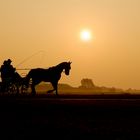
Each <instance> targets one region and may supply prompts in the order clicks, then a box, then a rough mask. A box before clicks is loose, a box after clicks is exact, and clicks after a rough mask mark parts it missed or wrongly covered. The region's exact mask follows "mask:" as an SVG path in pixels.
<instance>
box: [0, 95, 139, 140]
mask: <svg viewBox="0 0 140 140" xmlns="http://www.w3.org/2000/svg"><path fill="white" fill-rule="evenodd" d="M0 128H1V136H4V137H5V138H8V139H18V140H19V139H20V140H21V139H27V138H31V139H33V138H38V139H48V138H49V137H50V138H51V139H52V138H55V137H56V138H61V139H69V138H70V139H71V138H80V137H81V136H82V137H85V138H86V139H88V138H89V139H90V138H94V139H96V140H97V139H112V140H124V139H125V140H129V139H132V140H135V139H140V95H125V94H122V95H114V94H112V95H111V94H110V95H80V93H79V94H78V95H70V94H69V95H65V94H62V95H60V96H58V97H57V96H55V95H54V94H50V95H47V94H37V95H36V96H35V97H32V96H30V95H25V96H1V97H0Z"/></svg>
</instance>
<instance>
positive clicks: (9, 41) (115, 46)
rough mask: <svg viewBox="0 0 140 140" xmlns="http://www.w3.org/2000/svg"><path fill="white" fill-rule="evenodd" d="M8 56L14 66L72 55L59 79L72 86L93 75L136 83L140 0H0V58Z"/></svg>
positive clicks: (101, 81) (103, 82) (139, 83)
mask: <svg viewBox="0 0 140 140" xmlns="http://www.w3.org/2000/svg"><path fill="white" fill-rule="evenodd" d="M85 28H86V29H89V30H90V31H91V32H92V36H94V39H92V40H91V41H90V42H83V41H82V40H81V39H80V32H81V31H82V30H83V29H85ZM32 55H33V56H32ZM31 56H32V57H31ZM7 58H11V59H12V60H13V63H12V64H13V65H14V66H15V67H16V66H18V67H17V68H34V67H50V66H53V65H56V64H58V63H60V62H62V61H72V62H73V63H72V69H71V73H70V76H68V77H67V76H66V75H64V74H63V75H62V79H61V80H60V82H65V83H67V84H70V85H72V86H79V85H80V80H81V79H82V78H92V79H93V81H94V83H95V85H98V86H107V87H117V88H124V89H127V88H130V87H131V88H136V89H140V0H0V63H1V64H2V63H3V60H4V59H7ZM27 58H29V59H27ZM24 60H25V61H24ZM22 62H23V63H22ZM19 64H20V65H19Z"/></svg>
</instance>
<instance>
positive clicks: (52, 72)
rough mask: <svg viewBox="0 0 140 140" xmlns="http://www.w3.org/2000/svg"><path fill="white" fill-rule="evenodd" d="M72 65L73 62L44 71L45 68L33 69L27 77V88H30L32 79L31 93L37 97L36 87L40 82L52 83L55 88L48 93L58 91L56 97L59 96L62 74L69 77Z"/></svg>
mask: <svg viewBox="0 0 140 140" xmlns="http://www.w3.org/2000/svg"><path fill="white" fill-rule="evenodd" d="M71 63H72V62H62V63H60V64H58V65H56V66H53V67H50V68H48V69H43V68H35V69H31V70H30V71H29V73H28V74H27V76H26V85H27V87H29V83H30V79H32V82H31V92H32V94H33V95H35V94H36V90H35V86H36V85H38V84H39V83H40V82H50V83H51V84H52V86H53V89H52V90H49V91H47V92H48V93H50V92H53V91H56V95H58V81H59V80H60V78H61V73H62V72H63V71H64V72H65V74H66V75H69V73H70V69H71Z"/></svg>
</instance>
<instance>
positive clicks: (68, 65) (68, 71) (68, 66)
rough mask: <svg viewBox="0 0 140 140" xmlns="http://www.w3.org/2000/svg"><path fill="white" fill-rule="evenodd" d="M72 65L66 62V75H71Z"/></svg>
mask: <svg viewBox="0 0 140 140" xmlns="http://www.w3.org/2000/svg"><path fill="white" fill-rule="evenodd" d="M71 63H72V62H66V63H64V72H65V74H66V75H69V73H70V69H71Z"/></svg>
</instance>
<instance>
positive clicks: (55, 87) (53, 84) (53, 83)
mask: <svg viewBox="0 0 140 140" xmlns="http://www.w3.org/2000/svg"><path fill="white" fill-rule="evenodd" d="M51 84H52V86H53V89H52V90H48V91H47V93H51V92H53V91H55V90H56V95H58V93H57V82H51Z"/></svg>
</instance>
